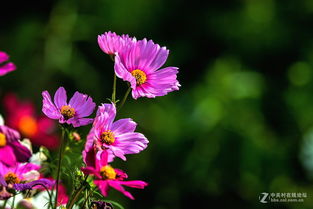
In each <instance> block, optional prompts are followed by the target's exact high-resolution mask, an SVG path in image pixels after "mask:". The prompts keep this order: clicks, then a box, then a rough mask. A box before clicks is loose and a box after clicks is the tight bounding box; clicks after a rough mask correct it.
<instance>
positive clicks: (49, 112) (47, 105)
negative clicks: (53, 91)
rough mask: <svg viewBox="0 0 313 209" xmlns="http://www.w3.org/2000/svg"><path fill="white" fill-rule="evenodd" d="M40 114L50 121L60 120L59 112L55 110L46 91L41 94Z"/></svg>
mask: <svg viewBox="0 0 313 209" xmlns="http://www.w3.org/2000/svg"><path fill="white" fill-rule="evenodd" d="M42 97H43V100H42V104H43V105H42V112H43V113H44V114H45V115H46V116H48V117H49V118H51V119H59V118H61V113H60V111H59V110H58V109H57V108H56V106H55V105H54V104H53V103H52V100H51V97H50V94H49V92H48V91H43V92H42Z"/></svg>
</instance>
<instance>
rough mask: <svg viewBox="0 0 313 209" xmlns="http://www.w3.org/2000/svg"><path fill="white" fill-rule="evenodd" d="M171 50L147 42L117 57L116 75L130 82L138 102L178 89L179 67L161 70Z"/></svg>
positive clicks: (143, 41) (144, 41)
mask: <svg viewBox="0 0 313 209" xmlns="http://www.w3.org/2000/svg"><path fill="white" fill-rule="evenodd" d="M168 54H169V50H167V49H166V48H165V47H160V46H159V45H158V44H155V43H153V41H152V40H150V41H147V40H146V39H144V40H140V41H137V42H136V43H135V44H134V45H133V46H132V47H130V48H128V49H126V50H123V51H122V52H121V53H118V54H117V56H115V65H114V69H115V73H116V75H117V76H118V77H119V78H121V79H123V80H124V81H128V82H129V83H130V85H131V88H132V96H133V98H134V99H137V98H138V97H148V98H154V97H156V96H164V95H166V94H167V93H168V92H171V91H174V90H178V89H179V87H180V84H179V82H178V81H177V73H178V68H177V67H166V68H162V69H159V68H160V67H161V66H162V65H163V64H164V63H165V61H166V59H167V56H168Z"/></svg>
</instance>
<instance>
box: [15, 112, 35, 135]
mask: <svg viewBox="0 0 313 209" xmlns="http://www.w3.org/2000/svg"><path fill="white" fill-rule="evenodd" d="M18 127H19V129H20V131H21V132H22V134H23V135H25V136H27V137H31V136H34V135H35V134H36V133H37V131H38V127H37V123H36V120H35V119H34V118H33V117H31V116H24V117H22V118H21V119H20V121H19V123H18Z"/></svg>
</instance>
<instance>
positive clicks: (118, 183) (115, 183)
mask: <svg viewBox="0 0 313 209" xmlns="http://www.w3.org/2000/svg"><path fill="white" fill-rule="evenodd" d="M121 182H122V181H108V184H109V185H110V186H111V187H113V188H114V189H116V190H117V191H119V192H121V193H122V194H123V195H125V196H126V197H128V198H129V199H132V200H134V199H135V198H134V197H133V195H132V194H131V193H130V192H128V191H126V190H125V189H124V187H122V186H121Z"/></svg>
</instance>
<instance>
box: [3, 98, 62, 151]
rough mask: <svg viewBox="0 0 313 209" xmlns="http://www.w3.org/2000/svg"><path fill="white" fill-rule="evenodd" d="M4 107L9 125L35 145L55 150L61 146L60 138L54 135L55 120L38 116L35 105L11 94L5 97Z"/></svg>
mask: <svg viewBox="0 0 313 209" xmlns="http://www.w3.org/2000/svg"><path fill="white" fill-rule="evenodd" d="M4 107H5V110H6V112H7V117H6V122H7V124H8V125H9V126H10V127H12V128H15V129H17V130H18V131H20V133H21V134H22V136H24V137H26V138H29V139H30V140H31V142H32V143H33V144H34V145H37V146H41V145H42V146H45V147H47V148H48V149H55V148H57V147H58V146H59V138H58V137H57V136H56V135H54V134H53V131H54V128H55V123H54V121H53V120H51V119H49V118H47V117H43V116H37V114H36V110H35V107H34V105H33V103H31V102H29V101H23V102H21V101H19V100H18V98H17V97H16V95H14V94H12V93H10V94H7V95H6V96H5V97H4Z"/></svg>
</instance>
